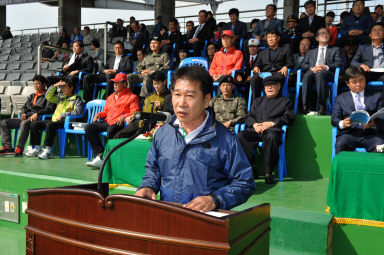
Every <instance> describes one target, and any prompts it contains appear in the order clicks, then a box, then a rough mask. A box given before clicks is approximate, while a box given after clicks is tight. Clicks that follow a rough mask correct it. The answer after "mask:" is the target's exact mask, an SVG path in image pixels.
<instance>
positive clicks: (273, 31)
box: [267, 29, 280, 36]
mask: <svg viewBox="0 0 384 255" xmlns="http://www.w3.org/2000/svg"><path fill="white" fill-rule="evenodd" d="M267 35H277V36H280V33H279V31H277V30H274V29H272V30H269V31H268V32H267Z"/></svg>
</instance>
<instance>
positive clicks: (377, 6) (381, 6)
mask: <svg viewBox="0 0 384 255" xmlns="http://www.w3.org/2000/svg"><path fill="white" fill-rule="evenodd" d="M378 8H381V9H383V5H381V4H378V5H376V6H375V11H376V9H378Z"/></svg>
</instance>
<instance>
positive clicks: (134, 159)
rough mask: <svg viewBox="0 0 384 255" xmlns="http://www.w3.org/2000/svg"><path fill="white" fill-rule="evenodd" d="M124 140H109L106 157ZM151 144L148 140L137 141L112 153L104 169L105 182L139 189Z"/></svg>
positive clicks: (105, 152)
mask: <svg viewBox="0 0 384 255" xmlns="http://www.w3.org/2000/svg"><path fill="white" fill-rule="evenodd" d="M124 140H125V139H112V140H109V141H108V143H107V145H106V146H105V151H104V156H105V155H107V153H108V152H109V151H110V150H111V149H112V148H113V147H115V146H116V145H117V144H119V143H121V142H122V141H124ZM151 144H152V143H151V142H149V141H147V140H139V139H136V140H133V141H131V142H129V143H128V144H126V145H124V146H123V147H121V148H119V149H118V150H117V151H115V152H114V153H112V155H111V157H110V159H109V160H108V161H107V163H106V165H105V168H104V173H103V182H109V183H113V184H130V185H132V186H135V187H138V186H139V185H140V183H141V181H142V179H143V176H144V174H145V168H144V166H145V160H146V158H147V154H148V151H149V148H150V147H151Z"/></svg>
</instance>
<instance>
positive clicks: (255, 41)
mask: <svg viewBox="0 0 384 255" xmlns="http://www.w3.org/2000/svg"><path fill="white" fill-rule="evenodd" d="M252 45H253V46H259V45H260V41H259V39H255V38H251V39H249V41H248V46H252Z"/></svg>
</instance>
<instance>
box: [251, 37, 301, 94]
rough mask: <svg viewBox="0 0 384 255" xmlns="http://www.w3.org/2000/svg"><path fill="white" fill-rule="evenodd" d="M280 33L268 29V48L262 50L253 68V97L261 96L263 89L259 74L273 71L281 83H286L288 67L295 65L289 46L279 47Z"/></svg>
mask: <svg viewBox="0 0 384 255" xmlns="http://www.w3.org/2000/svg"><path fill="white" fill-rule="evenodd" d="M279 41H280V34H279V32H277V31H275V30H271V31H268V33H267V43H268V48H266V49H265V50H263V51H260V53H259V56H258V57H257V59H256V66H255V67H254V68H253V73H254V75H253V77H252V79H251V89H252V98H253V99H255V98H256V97H259V96H260V94H261V90H262V78H261V77H260V76H259V75H257V74H259V73H260V72H271V73H272V74H273V75H275V76H279V77H280V84H284V79H285V77H286V76H287V72H288V68H292V67H293V66H294V62H293V55H292V54H291V51H290V49H289V47H279Z"/></svg>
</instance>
